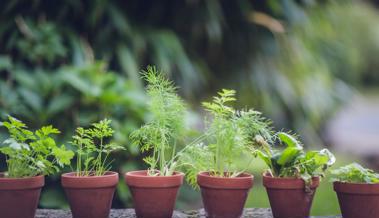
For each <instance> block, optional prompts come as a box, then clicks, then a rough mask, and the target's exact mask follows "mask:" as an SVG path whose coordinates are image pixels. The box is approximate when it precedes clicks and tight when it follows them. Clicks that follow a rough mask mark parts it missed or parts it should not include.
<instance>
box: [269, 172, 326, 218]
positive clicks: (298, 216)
mask: <svg viewBox="0 0 379 218" xmlns="http://www.w3.org/2000/svg"><path fill="white" fill-rule="evenodd" d="M319 184H320V178H319V177H313V179H312V185H311V186H310V189H311V191H310V192H306V191H305V182H304V181H303V180H302V179H297V178H276V177H271V176H269V175H267V174H264V175H263V186H265V187H266V190H267V194H268V198H269V201H270V205H271V210H272V213H273V216H274V217H275V218H288V217H291V218H304V217H308V216H309V214H310V210H311V207H312V201H313V197H314V194H315V192H316V188H317V187H318V186H319Z"/></svg>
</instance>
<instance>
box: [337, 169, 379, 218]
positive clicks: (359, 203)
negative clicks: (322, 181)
mask: <svg viewBox="0 0 379 218" xmlns="http://www.w3.org/2000/svg"><path fill="white" fill-rule="evenodd" d="M331 173H332V175H333V178H332V181H334V182H333V186H334V191H335V192H336V193H337V196H338V201H339V204H340V209H341V213H342V216H343V217H344V218H366V217H378V214H379V207H378V202H379V174H377V173H375V172H374V171H372V170H370V169H366V168H363V167H362V166H361V165H359V164H357V163H352V164H349V165H346V166H343V167H340V168H338V169H336V170H332V171H331Z"/></svg>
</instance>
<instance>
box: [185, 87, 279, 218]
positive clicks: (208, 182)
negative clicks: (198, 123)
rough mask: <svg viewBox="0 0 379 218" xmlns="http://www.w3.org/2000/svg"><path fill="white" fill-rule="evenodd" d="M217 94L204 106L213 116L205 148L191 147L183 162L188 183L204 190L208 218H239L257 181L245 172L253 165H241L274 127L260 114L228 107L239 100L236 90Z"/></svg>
mask: <svg viewBox="0 0 379 218" xmlns="http://www.w3.org/2000/svg"><path fill="white" fill-rule="evenodd" d="M218 94H219V96H217V97H214V99H213V101H212V102H204V103H203V106H204V107H205V109H206V110H207V111H208V112H210V114H211V115H212V117H210V119H207V120H208V122H207V123H206V130H205V133H204V135H205V138H204V140H203V141H204V142H205V143H206V145H205V144H204V143H199V144H195V145H191V146H188V148H186V150H185V151H184V152H182V153H181V154H180V161H181V163H182V165H183V166H185V169H186V176H187V180H188V181H189V183H190V184H192V185H193V186H197V185H198V186H199V187H200V189H201V195H202V200H203V204H204V209H205V212H206V216H207V217H212V218H237V217H240V216H241V215H242V213H243V208H244V204H245V201H246V198H247V196H248V193H249V190H250V189H251V188H252V186H253V179H254V177H253V175H251V174H249V173H247V172H246V170H247V169H248V167H249V165H250V163H248V164H246V163H242V164H241V163H240V164H238V163H239V162H240V160H241V158H242V157H243V156H244V155H249V152H250V150H251V149H253V148H254V147H255V145H257V141H256V138H264V139H266V140H268V141H271V137H272V134H271V127H270V121H268V120H267V119H265V118H263V117H262V116H261V114H260V112H258V111H254V110H251V109H250V110H243V111H237V110H235V109H234V108H233V107H231V106H228V104H229V103H232V102H233V101H235V100H236V99H235V97H234V96H235V91H234V90H227V89H223V90H222V91H221V92H219V93H218ZM250 159H251V158H250Z"/></svg>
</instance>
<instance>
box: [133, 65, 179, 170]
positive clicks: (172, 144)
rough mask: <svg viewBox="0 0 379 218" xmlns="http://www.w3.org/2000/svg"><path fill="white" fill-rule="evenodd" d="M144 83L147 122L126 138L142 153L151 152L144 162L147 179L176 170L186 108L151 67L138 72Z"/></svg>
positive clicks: (169, 85) (173, 87)
mask: <svg viewBox="0 0 379 218" xmlns="http://www.w3.org/2000/svg"><path fill="white" fill-rule="evenodd" d="M142 77H143V79H145V81H146V82H147V88H146V89H147V95H148V97H149V102H148V110H149V111H150V113H151V120H150V121H148V122H147V123H146V124H145V125H144V126H142V127H141V128H140V129H138V130H136V131H134V132H133V133H132V134H131V135H130V139H131V140H132V142H133V143H134V144H136V145H139V146H140V148H141V151H142V152H151V155H150V156H148V157H145V158H144V161H145V162H146V163H147V164H148V165H149V169H148V174H149V175H151V176H154V175H161V176H170V175H172V174H173V172H174V171H175V168H176V164H177V163H176V162H175V161H174V159H175V157H176V148H177V145H178V143H179V141H180V140H181V139H182V136H183V133H184V132H185V127H184V120H185V114H186V105H185V103H184V101H183V100H182V99H181V98H180V97H179V96H178V94H177V93H176V89H177V88H176V87H175V86H174V85H173V83H172V82H171V81H169V80H168V79H166V78H165V77H164V76H163V75H162V73H161V72H159V71H158V70H157V69H156V68H155V67H150V66H149V67H148V68H147V70H146V71H143V72H142Z"/></svg>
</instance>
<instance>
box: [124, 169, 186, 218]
mask: <svg viewBox="0 0 379 218" xmlns="http://www.w3.org/2000/svg"><path fill="white" fill-rule="evenodd" d="M183 177H184V174H183V173H181V172H175V173H174V174H173V175H172V176H148V175H147V171H146V170H141V171H132V172H128V173H126V174H125V181H126V184H127V185H128V186H129V189H130V191H131V193H132V196H133V201H134V207H135V211H136V215H137V217H138V218H168V217H172V213H173V211H174V207H175V201H176V195H177V193H178V189H179V187H180V186H181V185H182V184H183Z"/></svg>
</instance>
